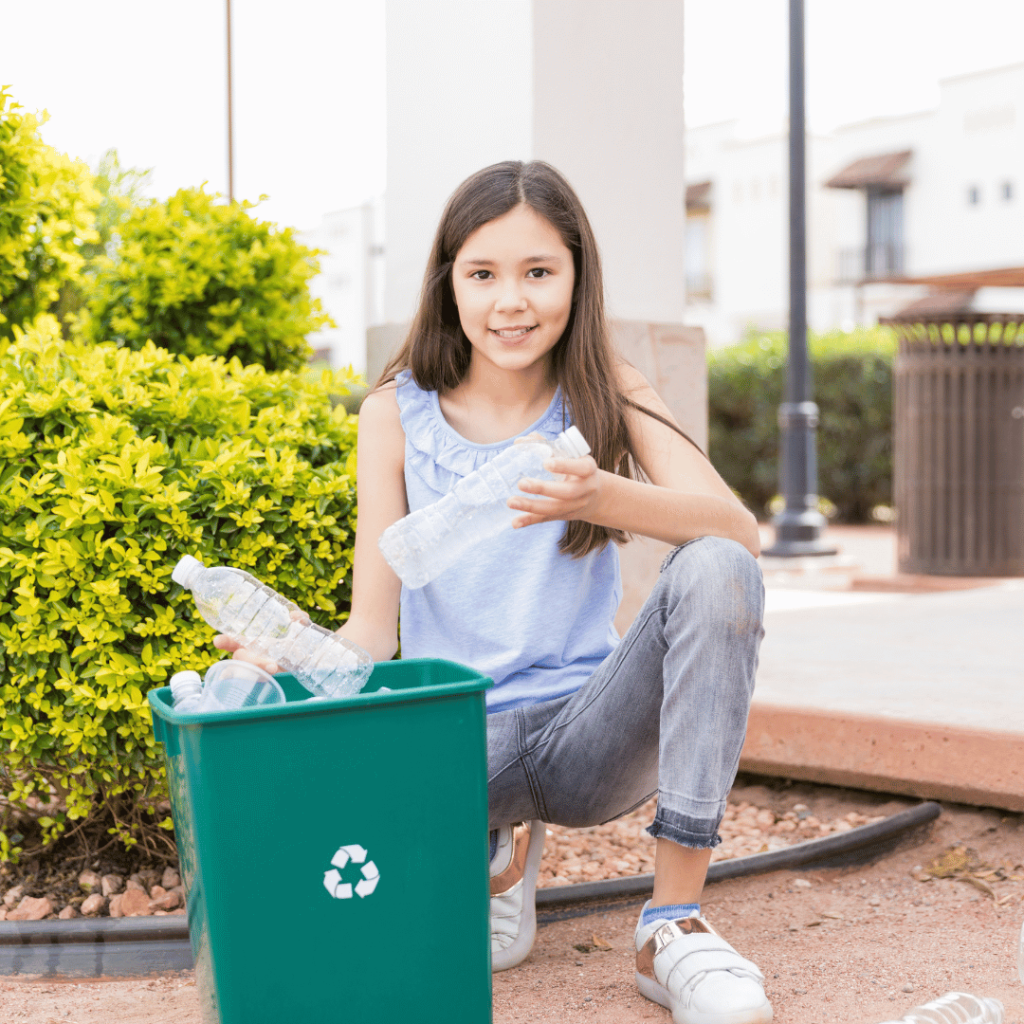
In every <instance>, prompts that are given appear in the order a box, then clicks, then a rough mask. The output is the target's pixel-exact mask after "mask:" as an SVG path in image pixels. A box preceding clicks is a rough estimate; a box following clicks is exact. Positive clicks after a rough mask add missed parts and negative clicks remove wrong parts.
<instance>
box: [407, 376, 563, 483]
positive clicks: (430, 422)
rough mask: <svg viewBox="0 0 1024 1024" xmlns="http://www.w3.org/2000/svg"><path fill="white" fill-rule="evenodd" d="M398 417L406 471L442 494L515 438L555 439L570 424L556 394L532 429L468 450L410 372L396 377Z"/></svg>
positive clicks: (434, 394)
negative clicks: (538, 434)
mask: <svg viewBox="0 0 1024 1024" xmlns="http://www.w3.org/2000/svg"><path fill="white" fill-rule="evenodd" d="M396 381H397V384H398V389H397V391H396V392H395V395H396V397H397V399H398V411H399V415H400V417H401V421H402V429H403V430H404V431H405V437H406V441H407V444H406V450H405V458H406V466H407V468H408V469H412V470H413V471H414V472H415V474H416V476H418V477H419V478H420V479H421V480H422V481H423V482H424V483H425V484H427V486H428V487H430V488H431V489H432V490H434V491H437V492H438V493H439V494H446V493H447V492H448V491H450V490H451V488H452V487H453V486H454V485H455V484H456V483H457V482H458V480H460V479H462V478H463V477H465V476H468V475H469V474H470V473H472V472H473V471H474V470H476V469H479V468H480V467H481V466H483V465H485V464H486V463H488V462H490V460H491V459H493V458H494V456H495V455H497V454H498V453H499V452H500V451H502V450H503V449H505V448H507V447H508V446H509V445H510V444H511V443H512V442H513V441H514V440H515V439H516V437H522V436H523V435H525V434H532V433H540V434H543V435H545V436H546V437H556V436H557V435H558V434H560V433H561V432H562V431H563V430H564V429H565V427H566V426H568V425H569V423H571V422H572V421H571V420H570V419H569V417H568V415H563V407H562V389H561V387H559V388H557V389H556V391H555V395H554V397H553V398H552V399H551V404H550V405H549V406H548V408H547V410H546V411H545V412H544V414H543V415H542V416H541V417H540V419H538V420H537V421H536V422H535V423H532V424H531V425H530V426H528V427H527V428H526V429H525V430H523V431H521V432H520V433H519V434H516V435H515V437H510V438H508V439H507V440H505V441H497V442H495V443H494V444H474V442H472V441H468V440H467V439H466V438H464V437H463V436H462V435H461V434H459V433H458V432H457V431H456V430H455V429H454V428H453V427H452V426H451V425H450V424H449V423H448V421H447V420H446V419H445V418H444V414H443V413H442V412H441V404H440V402H439V401H438V399H437V392H436V391H424V390H423V389H422V388H420V386H419V385H418V384H417V383H416V382H415V381H414V380H413V379H412V372H411V371H410V370H402V371H401V373H399V374H397V376H396Z"/></svg>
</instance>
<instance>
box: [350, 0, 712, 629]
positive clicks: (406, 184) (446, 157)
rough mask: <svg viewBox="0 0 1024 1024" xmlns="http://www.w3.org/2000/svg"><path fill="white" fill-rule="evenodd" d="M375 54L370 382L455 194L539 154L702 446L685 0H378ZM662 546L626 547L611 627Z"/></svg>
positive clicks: (611, 295)
mask: <svg viewBox="0 0 1024 1024" xmlns="http://www.w3.org/2000/svg"><path fill="white" fill-rule="evenodd" d="M387 67H388V71H387V76H388V96H387V103H388V178H387V190H386V199H385V203H386V210H385V218H386V232H387V243H386V249H387V255H386V284H385V297H384V314H385V319H386V323H385V324H383V325H380V326H379V327H376V328H373V329H371V331H370V332H369V338H368V353H367V375H368V377H369V378H370V379H371V381H372V380H373V379H375V375H376V374H377V373H379V371H380V369H381V368H382V367H383V364H384V362H385V360H386V358H387V356H388V355H389V354H390V353H391V352H392V351H393V350H394V348H395V346H396V345H397V344H398V343H399V342H400V340H401V338H402V337H403V336H404V325H405V324H407V323H408V321H409V320H410V318H411V317H412V314H413V312H414V309H415V306H416V300H417V297H418V294H419V288H420V284H421V280H422V274H423V269H424V267H425V265H426V258H427V253H428V251H429V247H430V242H431V239H432V237H433V233H434V230H435V228H436V225H437V221H438V218H439V216H440V213H441V210H442V208H443V206H444V203H445V200H446V199H447V198H448V196H449V195H450V194H451V192H452V191H453V190H454V189H455V187H456V186H457V185H458V184H459V182H461V181H462V180H463V179H464V178H466V177H467V176H468V175H470V174H471V173H473V172H474V171H476V170H478V169H479V168H481V167H485V166H487V165H488V164H492V163H496V162H498V161H499V160H509V159H514V160H532V159H539V160H546V161H548V162H549V163H551V164H553V165H554V166H555V167H557V168H558V169H559V170H560V171H562V173H563V174H565V176H566V177H567V178H568V179H569V181H570V182H571V183H572V184H573V186H574V188H575V189H576V191H577V192H578V193H579V195H580V198H581V200H582V201H583V205H584V207H585V208H586V210H587V213H588V215H589V217H590V219H591V222H592V224H593V226H594V231H595V234H596V235H597V240H598V244H599V246H600V248H601V254H602V260H603V265H604V272H605V288H606V293H607V301H608V311H609V314H610V316H611V317H612V320H613V331H614V340H615V343H616V345H617V347H618V348H619V350H620V352H621V353H622V354H623V356H625V358H627V359H629V360H630V362H632V363H634V365H636V366H637V367H638V368H639V369H640V370H641V371H642V372H643V373H644V374H645V375H646V376H647V377H648V379H649V380H650V381H651V382H652V384H654V386H655V387H656V388H657V390H658V391H659V393H660V394H661V395H662V397H663V398H664V399H665V401H666V402H667V403H668V405H669V407H670V408H672V410H673V412H674V414H675V415H676V416H677V417H678V419H679V421H680V423H681V424H682V426H683V428H684V429H685V430H687V431H688V432H689V433H690V435H691V436H692V437H693V438H694V439H695V440H696V441H697V442H698V444H700V445H701V446H702V447H705V448H706V444H707V378H706V371H705V364H704V338H703V334H702V332H700V331H699V330H696V329H687V328H684V327H683V325H682V314H683V307H684V304H685V291H684V287H685V286H684V281H685V268H684V245H683V232H684V228H685V182H684V176H683V3H682V0H629V2H628V3H626V2H623V0H430V2H429V3H424V2H423V0H387ZM644 547H650V548H651V550H650V551H647V552H646V554H645V555H644V556H643V561H644V565H645V568H643V569H642V571H640V570H637V572H634V571H633V570H632V569H631V568H630V567H629V563H630V562H632V561H635V560H636V559H637V558H639V557H640V556H641V554H642V552H641V548H644ZM661 547H662V548H663V547H664V546H661ZM655 549H657V550H655ZM660 555H661V548H659V547H658V546H657V545H642V544H639V543H637V544H629V545H627V546H626V548H625V549H623V558H624V577H625V579H626V591H627V596H626V598H625V599H624V601H623V611H622V613H621V614H620V617H619V625H620V627H621V626H622V625H623V623H624V621H625V619H624V616H626V617H627V618H628V619H631V618H632V614H635V611H636V609H637V608H638V607H639V603H640V602H641V601H642V600H643V597H644V596H645V595H646V592H647V590H646V588H648V587H649V585H650V582H651V581H652V580H653V575H654V574H655V573H656V570H657V563H658V561H660ZM652 566H653V569H652V568H651V567H652ZM638 573H639V576H638V579H639V582H635V581H633V579H632V578H633V577H634V576H637V574H638ZM640 577H642V579H640ZM630 594H632V595H633V596H632V597H630ZM629 609H632V612H631V613H630V612H629Z"/></svg>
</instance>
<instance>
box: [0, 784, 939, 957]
mask: <svg viewBox="0 0 1024 1024" xmlns="http://www.w3.org/2000/svg"><path fill="white" fill-rule="evenodd" d="M941 813H942V808H941V807H940V806H939V805H938V804H937V803H934V802H931V801H928V802H926V803H922V804H918V805H917V806H916V807H911V808H910V809H908V810H906V811H900V812H899V813H898V814H893V815H890V816H889V817H888V818H884V819H883V820H882V821H876V822H875V823H874V824H873V825H861V826H859V827H858V828H853V829H850V830H849V831H848V832H839V833H835V834H833V835H830V836H825V837H824V838H822V839H811V840H809V841H807V842H805V843H796V844H794V845H793V846H788V847H786V848H785V849H783V850H772V851H771V852H769V853H755V854H752V855H751V856H749V857H737V858H735V859H734V860H723V861H717V862H716V863H714V864H712V865H711V867H710V868H709V869H708V876H707V880H708V882H722V881H725V880H726V879H730V878H743V877H746V876H748V875H758V874H764V873H765V872H768V871H780V870H784V869H792V868H801V867H814V868H824V867H835V866H838V865H841V864H855V863H864V862H866V861H869V860H874V859H877V858H878V857H880V856H882V855H883V854H885V853H888V852H889V851H890V850H892V849H893V848H894V847H896V846H897V845H899V844H900V843H901V842H902V841H903V840H904V839H905V838H906V834H907V833H908V832H910V831H911V830H913V829H916V828H920V827H921V826H923V825H926V824H927V823H928V822H930V821H934V820H935V819H936V818H937V817H938V816H939V815H940V814H941ZM653 885H654V875H637V876H636V877H634V878H609V879H605V880H604V881H601V882H584V883H582V884H579V885H566V886H560V887H557V888H548V889H538V890H537V911H538V912H537V920H538V922H539V923H541V924H549V923H551V922H553V921H562V920H565V919H567V918H572V917H583V916H584V915H586V914H594V913H597V912H599V911H603V910H609V909H614V908H616V907H618V906H628V905H630V904H634V903H639V902H642V901H643V900H646V899H647V898H648V897H649V896H650V894H651V889H652V887H653ZM191 966H192V950H191V947H190V944H189V934H188V923H187V921H186V919H185V918H184V917H171V916H169V917H122V918H99V919H96V920H77V921H31V922H29V921H24V922H22V921H4V922H0V977H3V976H5V975H12V974H41V975H44V976H47V977H53V976H70V977H75V976H77V977H99V976H103V975H106V976H110V977H127V976H132V975H145V974H153V973H156V972H159V971H169V970H184V969H187V968H189V967H191Z"/></svg>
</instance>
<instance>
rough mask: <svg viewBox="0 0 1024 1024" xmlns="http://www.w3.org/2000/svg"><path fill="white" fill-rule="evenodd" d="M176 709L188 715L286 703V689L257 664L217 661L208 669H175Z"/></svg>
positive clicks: (231, 659) (172, 686) (172, 679)
mask: <svg viewBox="0 0 1024 1024" xmlns="http://www.w3.org/2000/svg"><path fill="white" fill-rule="evenodd" d="M171 694H172V696H173V697H174V710H175V711H180V712H182V713H183V714H186V715H192V714H206V713H209V712H214V711H237V710H239V709H240V708H252V707H261V706H263V705H265V704H283V703H284V701H285V696H284V690H282V689H281V686H280V684H279V683H278V682H277V680H276V679H275V678H274V677H273V676H272V675H270V673H269V672H265V671H264V670H263V669H261V668H260V667H259V666H257V665H253V664H251V663H250V662H247V661H241V660H238V659H235V658H226V659H225V660H224V661H218V662H217V664H216V665H212V666H211V667H210V668H208V669H207V670H206V676H205V678H202V679H201V678H200V677H199V673H198V672H191V671H185V672H176V673H175V674H174V675H173V676H171Z"/></svg>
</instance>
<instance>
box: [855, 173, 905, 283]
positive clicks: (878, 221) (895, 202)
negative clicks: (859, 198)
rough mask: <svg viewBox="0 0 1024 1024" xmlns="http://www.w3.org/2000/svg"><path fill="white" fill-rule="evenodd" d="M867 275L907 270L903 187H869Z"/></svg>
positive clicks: (879, 275) (897, 272) (896, 272)
mask: <svg viewBox="0 0 1024 1024" xmlns="http://www.w3.org/2000/svg"><path fill="white" fill-rule="evenodd" d="M865 255H866V259H865V261H864V262H865V265H864V271H865V275H866V276H867V277H869V278H871V277H882V278H884V277H893V276H894V275H896V274H902V273H903V190H902V189H879V188H869V189H868V247H867V253H866V254H865Z"/></svg>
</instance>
